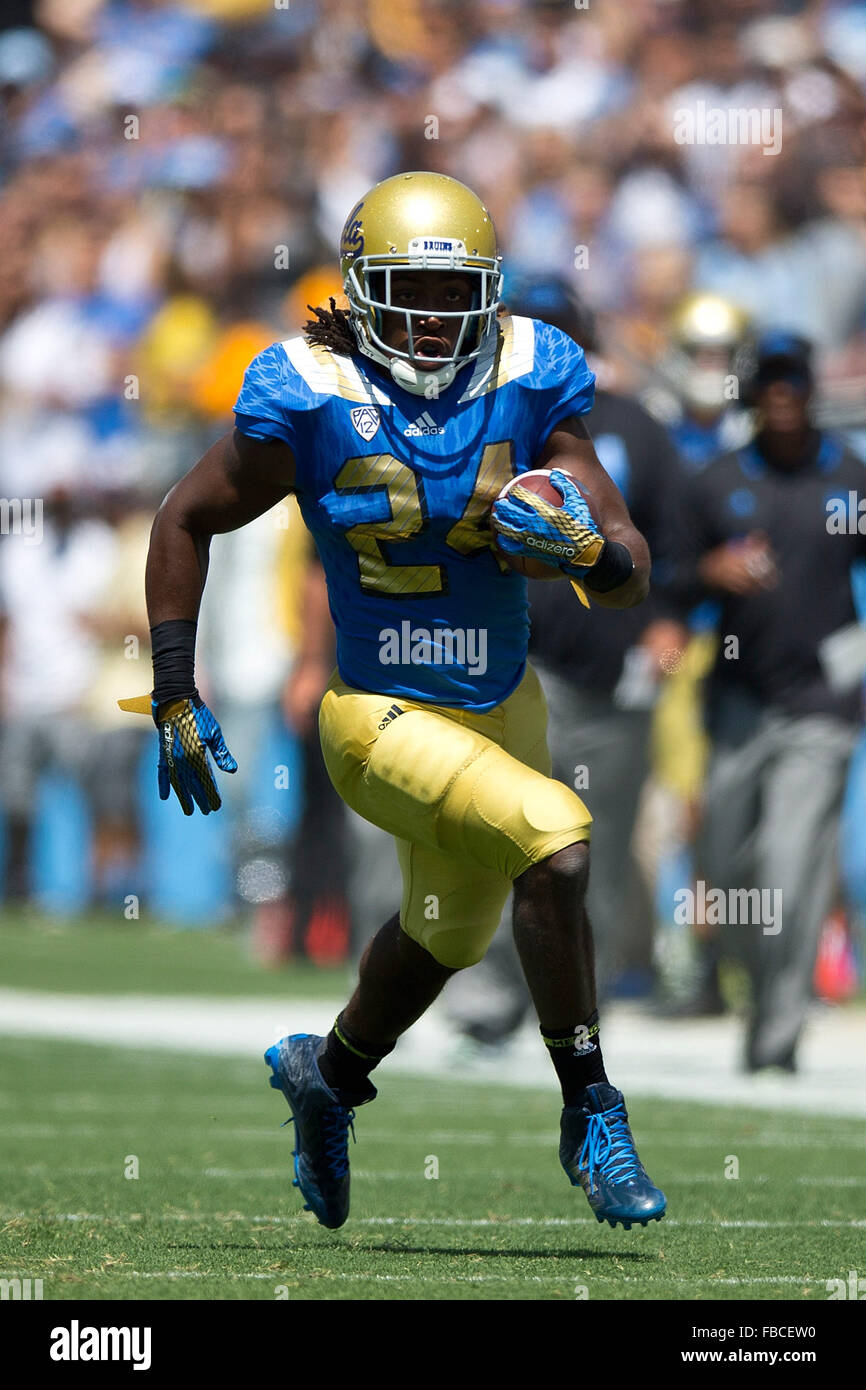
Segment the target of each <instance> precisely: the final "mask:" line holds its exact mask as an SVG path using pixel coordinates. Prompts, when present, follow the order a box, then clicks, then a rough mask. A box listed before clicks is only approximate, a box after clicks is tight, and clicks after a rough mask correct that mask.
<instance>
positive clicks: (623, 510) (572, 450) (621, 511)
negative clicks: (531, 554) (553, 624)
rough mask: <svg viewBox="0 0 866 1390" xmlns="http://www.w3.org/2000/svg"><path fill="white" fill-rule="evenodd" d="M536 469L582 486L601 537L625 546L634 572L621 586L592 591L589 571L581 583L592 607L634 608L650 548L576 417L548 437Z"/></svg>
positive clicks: (643, 587)
mask: <svg viewBox="0 0 866 1390" xmlns="http://www.w3.org/2000/svg"><path fill="white" fill-rule="evenodd" d="M535 466H536V467H537V468H551V469H553V468H562V469H563V470H564V471H565V472H567V473H571V474H572V476H573V477H575V478H576V479H577V481H578V482H579V483H580V484H582V485H583V486H584V487H585V488H586V491H587V492H588V493H589V494H590V496H591V497H592V500H593V505H594V509H595V512H596V515H597V518H598V524H599V527H600V529H601V532H602V534H603V535H604V536H605V538H606V539H607V540H609V541H614V542H616V543H617V544H619V545H623V546H625V548H626V550H627V551H628V552H629V554H630V556H631V558H632V561H633V563H634V569H633V570H632V572H631V574H630V575H629V576H628V578H627V579H626V580H625V582H624V583H622V584H620V585H618V586H617V587H616V588H613V589H609V590H607V591H601V590H597V589H596V588H594V587H593V583H592V571H590V572H589V573H588V574H587V576H586V579H585V581H584V583H585V586H586V588H587V589H588V590H589V592H590V593H591V595H592V599H593V602H594V603H598V604H600V605H601V606H602V607H603V608H633V607H634V606H635V605H636V604H638V603H643V601H644V599H645V598H646V596H647V594H648V593H649V574H650V553H649V546H648V545H647V543H646V541H645V540H644V538H643V536H642V535H641V533H640V531H638V529H637V528H636V526H634V524H633V523H632V519H631V517H630V516H629V512H628V507H627V506H626V504H625V501H624V500H623V496H622V493H621V492H620V490H619V488H618V487H617V486H616V484H615V483H614V482H612V481H611V479H610V478H609V477H608V475H607V473H606V472H605V470H604V468H603V467H602V465H601V463H600V462H599V460H598V457H597V455H596V452H595V449H594V448H593V444H592V440H591V438H590V436H589V431H588V430H587V428H586V425H585V424H584V423H583V421H582V420H581V418H580V417H579V416H576V415H573V416H569V418H568V419H566V420H563V421H561V422H560V424H558V425H557V426H556V428H555V429H554V430H553V431H552V432H551V434H550V435H549V436H548V439H547V443H546V444H545V446H544V449H543V450H542V453H541V456H540V458H539V459H538V461H537V463H536V465H535Z"/></svg>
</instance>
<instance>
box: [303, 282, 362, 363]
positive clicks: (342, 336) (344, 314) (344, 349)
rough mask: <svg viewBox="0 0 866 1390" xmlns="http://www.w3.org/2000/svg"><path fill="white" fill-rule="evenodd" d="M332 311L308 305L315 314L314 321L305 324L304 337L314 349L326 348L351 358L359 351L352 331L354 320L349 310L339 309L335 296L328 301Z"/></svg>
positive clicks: (310, 320)
mask: <svg viewBox="0 0 866 1390" xmlns="http://www.w3.org/2000/svg"><path fill="white" fill-rule="evenodd" d="M328 303H329V304H330V306H331V307H330V309H322V308H316V307H315V306H314V305H312V304H308V305H307V308H308V309H309V311H310V313H311V314H315V316H316V317H315V318H314V319H307V322H306V323H305V324H304V330H303V331H304V337H305V338H306V340H307V342H308V343H310V344H311V345H312V346H313V347H326V348H329V349H330V351H331V352H336V353H337V354H338V355H339V356H341V357H350V356H351V355H352V353H353V352H357V351H358V341H357V339H356V337H355V334H354V331H353V329H352V318H351V315H350V313H349V311H348V309H338V308H337V302H336V300H335V299H334V297H333V295H332V296H331V298H330V299H329V300H328Z"/></svg>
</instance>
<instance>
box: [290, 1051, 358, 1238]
mask: <svg viewBox="0 0 866 1390" xmlns="http://www.w3.org/2000/svg"><path fill="white" fill-rule="evenodd" d="M324 1043H325V1039H324V1038H320V1037H318V1036H317V1035H316V1034H315V1033H295V1034H294V1035H293V1036H292V1037H290V1038H283V1039H281V1041H280V1042H278V1043H276V1044H275V1046H274V1047H269V1048H268V1050H267V1052H266V1053H265V1061H266V1062H267V1064H268V1066H269V1067H270V1068H271V1071H272V1073H273V1075H272V1076H271V1085H272V1086H273V1087H274V1089H275V1090H277V1091H282V1093H283V1095H284V1096H285V1098H286V1100H287V1101H288V1102H289V1108H290V1109H291V1112H292V1120H293V1121H294V1125H295V1147H294V1149H293V1150H292V1156H293V1158H294V1160H295V1179H294V1183H293V1186H294V1187H299V1188H300V1189H301V1195H302V1196H303V1198H304V1201H305V1203H306V1206H305V1210H306V1211H311V1212H313V1214H314V1215H315V1217H316V1219H317V1221H319V1222H320V1223H321V1224H322V1225H323V1226H327V1227H328V1228H329V1230H332V1231H335V1230H337V1228H338V1227H339V1226H342V1225H343V1222H344V1221H345V1220H346V1217H347V1216H348V1215H349V1130H350V1129H351V1130H352V1138H353V1139H354V1137H355V1130H354V1128H353V1125H352V1121H353V1120H354V1118H355V1112H354V1110H353V1109H350V1108H349V1106H348V1105H346V1104H345V1103H344V1102H345V1101H346V1100H349V1099H350V1103H351V1105H366V1103H367V1102H368V1101H371V1100H375V1098H376V1095H377V1094H378V1092H377V1091H376V1088H375V1086H374V1085H372V1083H370V1084H369V1089H368V1091H367V1092H365V1093H364V1094H363V1095H358V1096H352V1097H351V1098H349V1097H346V1096H343V1095H341V1094H338V1093H337V1092H335V1091H332V1090H331V1088H330V1087H329V1086H327V1085H326V1084H325V1081H324V1080H323V1078H322V1074H321V1072H320V1071H319V1065H318V1061H317V1058H318V1055H319V1052H320V1050H321V1048H322V1047H323V1046H324ZM286 1124H288V1120H287V1121H286Z"/></svg>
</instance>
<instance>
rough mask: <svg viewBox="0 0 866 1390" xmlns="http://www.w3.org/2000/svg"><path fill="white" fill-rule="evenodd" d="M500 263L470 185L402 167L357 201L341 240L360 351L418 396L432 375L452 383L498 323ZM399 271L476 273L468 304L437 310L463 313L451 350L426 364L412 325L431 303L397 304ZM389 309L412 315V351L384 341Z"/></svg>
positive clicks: (342, 266) (442, 382)
mask: <svg viewBox="0 0 866 1390" xmlns="http://www.w3.org/2000/svg"><path fill="white" fill-rule="evenodd" d="M501 262H502V258H501V256H500V255H499V252H498V248H497V244H496V232H495V230H494V227H493V223H492V221H491V219H490V214H489V212H488V211H487V209H486V207H485V206H484V204H483V203H482V202H481V200H480V198H478V197H476V195H475V194H474V193H473V192H472V191H471V189H469V188H467V187H466V185H465V184H462V183H459V182H458V181H457V179H452V178H448V177H447V176H446V175H445V174H428V173H410V174H397V175H395V176H394V177H393V178H390V179H385V180H383V182H382V183H377V184H376V186H375V188H372V189H371V190H370V192H369V193H366V194H365V195H364V197H363V198H362V199H361V200H360V202H359V203H356V205H355V206H354V207H353V208H352V211H351V212H350V213H349V216H348V217H347V219H346V225H345V226H344V228H343V235H342V237H341V239H340V269H341V271H342V275H343V287H344V289H345V292H346V298H347V299H348V301H349V309H350V313H351V317H352V323H353V326H354V329H355V336H356V337H357V339H358V347H359V349H360V351H361V352H363V353H364V354H365V355H366V356H367V357H370V358H372V360H373V361H374V362H378V363H380V365H382V366H385V367H387V368H388V369H389V371H390V373H391V375H392V377H393V378H394V380H395V381H396V382H397V383H398V385H400V386H402V387H404V388H405V389H406V390H409V391H413V392H415V393H416V394H418V395H421V394H423V393H424V391H425V389H426V386H427V385H428V384H429V382H430V380H431V378H432V379H433V380H434V381H435V382H436V384H437V387H439V388H443V389H444V387H446V386H449V385H450V384H451V382H452V381H453V380H454V377H455V376H456V374H457V372H458V371H459V370H460V368H461V367H463V366H465V365H466V363H467V362H471V361H472V360H473V358H475V357H477V356H478V354H479V352H480V351H481V348H482V346H483V344H484V341H485V339H486V336H487V334H488V333H489V332H490V331H491V330H495V323H496V311H497V309H498V308H499V302H500V295H501V285H502V269H501ZM395 270H401V271H405V270H450V271H453V272H456V273H459V274H461V275H470V276H472V277H473V278H474V280H475V286H474V293H473V299H472V307H471V308H470V309H469V310H466V311H464V310H462V309H461V310H458V311H452V310H443V311H441V312H440V311H438V310H437V313H436V317H437V318H440V319H455V318H459V319H462V323H461V324H460V328H459V332H458V334H457V338H456V341H455V343H454V349H453V352H452V353H451V355H450V356H449V357H430V358H429V359H427V358H425V359H424V363H423V367H422V368H419V367H416V365H415V360H413V359H414V352H413V347H414V335H413V327H414V323H415V322H416V321H417V320H418V319H419V318H423V317H424V316H425V315H427V316H429V310H424V309H405V308H403V307H402V306H401V307H399V308H394V306H393V303H392V297H391V278H392V274H393V272H394V271H395ZM386 313H398V314H403V315H404V316H405V319H406V330H407V334H408V349H409V350H408V351H407V352H403V351H398V350H397V349H395V348H392V347H389V346H388V345H387V343H386V342H385V341H384V340H383V337H382V326H383V318H382V316H383V314H386Z"/></svg>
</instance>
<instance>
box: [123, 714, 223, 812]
mask: <svg viewBox="0 0 866 1390" xmlns="http://www.w3.org/2000/svg"><path fill="white" fill-rule="evenodd" d="M117 703H118V705H119V706H120V708H121V709H122V710H124V711H125V712H126V713H127V714H150V715H152V716H153V722H154V724H155V725H156V728H157V732H158V733H159V766H158V780H159V795H160V798H161V800H163V801H167V800H168V795H169V792H170V791H171V789H172V787H173V788H174V791H175V795H176V796H177V799H178V801H179V802H180V805H181V810H182V811H183V813H184V815H185V816H191V815H192V813H193V802H195V805H196V806H198V808H199V810H200V811H201V813H202V815H204V816H207V815H210V813H211V811H218V810H219V808H220V806H221V805H222V801H221V800H220V794H219V792H218V791H217V789H216V783H215V781H214V779H213V774H212V773H211V770H210V765H209V763H208V756H207V754H208V749H210V751H211V753H212V754H213V757H214V761H215V762H216V765H217V767H218V768H219V769H220V771H221V772H237V770H238V765H237V763H236V762H235V760H234V758H233V757H232V755H231V753H230V752H229V750H228V749H227V748H226V744H225V739H224V738H223V735H222V730H221V728H220V726H219V724H218V723H217V722H216V720H215V719H214V717H213V715H212V714H211V712H210V710H209V709H208V707H207V705H206V704H205V703H204V700H202V698H201V696H200V695H190V696H189V697H188V698H186V699H184V700H167V701H166V702H165V704H163V705H159V706H157V703H156V701H155V700H154V699H153V697H152V696H151V695H136V696H135V697H134V698H133V699H130V700H118V702H117Z"/></svg>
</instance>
